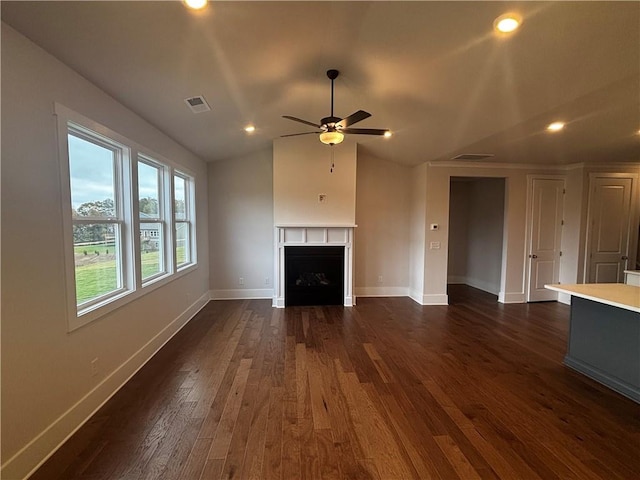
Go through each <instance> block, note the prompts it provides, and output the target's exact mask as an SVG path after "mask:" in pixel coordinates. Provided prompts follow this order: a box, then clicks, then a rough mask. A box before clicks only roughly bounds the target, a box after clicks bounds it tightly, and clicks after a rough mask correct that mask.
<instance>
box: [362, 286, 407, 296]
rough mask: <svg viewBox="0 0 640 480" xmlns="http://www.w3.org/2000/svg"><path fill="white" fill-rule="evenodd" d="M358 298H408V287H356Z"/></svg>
mask: <svg viewBox="0 0 640 480" xmlns="http://www.w3.org/2000/svg"><path fill="white" fill-rule="evenodd" d="M353 290H354V292H355V294H356V296H357V297H408V296H409V289H408V288H407V287H355V288H354V289H353Z"/></svg>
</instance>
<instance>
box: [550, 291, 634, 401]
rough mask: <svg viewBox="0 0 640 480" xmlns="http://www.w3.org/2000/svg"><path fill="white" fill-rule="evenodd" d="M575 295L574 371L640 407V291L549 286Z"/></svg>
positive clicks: (570, 351)
mask: <svg viewBox="0 0 640 480" xmlns="http://www.w3.org/2000/svg"><path fill="white" fill-rule="evenodd" d="M545 287H546V288H548V289H550V290H555V291H557V292H562V293H566V294H569V295H571V323H570V327H569V340H568V348H567V355H566V356H565V358H564V363H565V365H567V366H568V367H570V368H573V369H574V370H577V371H578V372H580V373H582V374H584V375H586V376H588V377H590V378H592V379H594V380H596V381H598V382H600V383H602V384H603V385H606V386H607V387H609V388H611V389H612V390H615V391H616V392H618V393H621V394H622V395H624V396H626V397H628V398H630V399H632V400H634V401H635V402H637V403H640V287H639V286H635V285H627V284H622V283H600V284H598V283H592V284H574V285H545Z"/></svg>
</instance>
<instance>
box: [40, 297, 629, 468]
mask: <svg viewBox="0 0 640 480" xmlns="http://www.w3.org/2000/svg"><path fill="white" fill-rule="evenodd" d="M449 295H450V300H451V303H452V304H451V305H449V306H442V307H440V306H429V307H422V306H419V305H417V304H416V303H414V302H412V301H411V300H409V299H407V298H375V299H374V298H371V299H367V298H362V299H358V305H357V306H356V307H354V308H350V309H349V308H342V307H322V308H320V307H292V308H287V309H273V308H271V304H270V301H267V300H252V301H217V302H210V303H209V304H208V305H207V306H206V307H205V308H204V309H203V311H202V312H200V314H198V316H197V317H196V318H195V319H194V320H192V321H191V322H190V323H189V324H188V325H187V326H186V327H185V328H184V329H183V330H182V331H181V332H180V333H179V334H178V335H177V336H176V337H175V338H174V339H173V340H172V341H171V342H169V343H168V344H167V345H166V346H165V347H164V348H163V349H162V350H161V351H160V352H159V353H158V354H157V355H156V356H155V357H154V358H153V359H152V360H151V361H150V362H149V363H148V364H147V365H146V366H145V367H144V368H143V369H142V370H141V371H140V372H139V373H138V374H137V375H136V376H135V377H134V378H133V379H132V380H131V381H130V382H129V383H128V384H127V385H126V386H125V387H124V388H123V389H122V390H121V391H120V392H118V393H117V394H116V395H115V396H114V397H113V398H112V399H111V400H110V401H109V402H108V403H107V404H106V405H105V406H104V407H103V408H102V409H101V410H100V411H99V412H98V413H97V414H96V415H95V416H94V417H93V418H92V419H91V420H90V421H89V422H88V423H87V424H86V425H85V426H84V427H83V428H82V429H80V430H79V431H78V432H77V433H76V434H75V435H74V436H73V437H72V438H71V439H70V440H69V441H68V442H67V443H66V444H65V445H64V446H63V447H62V448H61V449H60V450H59V451H58V452H56V454H55V455H53V456H52V457H51V458H50V459H49V460H48V461H47V462H46V463H45V464H44V465H43V466H42V467H41V468H40V469H39V470H38V471H37V472H36V473H35V474H34V475H33V476H32V479H33V480H41V479H46V480H54V479H62V480H73V479H83V480H107V479H123V480H142V479H166V480H171V479H180V480H199V479H219V478H246V479H316V478H326V479H342V478H344V479H382V480H387V479H389V480H396V479H410V478H420V479H463V480H468V479H469V480H470V479H496V478H502V479H581V480H582V479H638V478H640V415H639V414H640V406H638V405H637V404H635V403H633V402H631V401H630V400H628V399H626V398H624V397H622V396H620V395H618V394H616V393H613V392H611V391H609V390H607V389H606V388H604V387H602V386H600V385H599V384H597V383H595V382H593V381H591V380H589V379H587V378H585V377H583V376H582V375H580V374H578V373H575V372H573V371H571V370H570V369H568V368H566V367H564V366H563V365H562V358H563V356H564V354H565V351H566V337H567V330H568V323H569V322H568V320H569V308H568V307H567V306H566V305H562V304H558V303H555V302H550V303H539V304H518V305H502V304H499V303H497V302H496V298H495V297H494V296H492V295H488V294H486V293H484V292H480V291H478V290H475V289H472V288H470V287H464V286H457V285H456V286H451V287H450V291H449Z"/></svg>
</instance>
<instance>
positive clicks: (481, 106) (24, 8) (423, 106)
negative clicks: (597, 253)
mask: <svg viewBox="0 0 640 480" xmlns="http://www.w3.org/2000/svg"><path fill="white" fill-rule="evenodd" d="M509 11H516V12H518V13H520V14H521V15H522V17H523V19H524V22H523V25H522V27H521V29H520V30H519V31H517V32H516V33H515V34H514V35H512V36H510V37H498V36H496V35H495V34H493V33H492V24H493V21H494V19H495V18H496V17H497V16H499V15H500V14H502V13H505V12H509ZM2 20H3V21H4V22H6V23H8V24H9V25H11V26H13V27H14V28H15V29H16V30H18V31H20V32H22V33H23V34H24V35H26V36H27V37H29V38H30V39H31V40H33V41H34V42H35V43H37V44H39V45H40V46H42V47H43V48H44V49H45V50H47V51H48V52H50V53H51V54H53V55H54V56H56V57H57V58H59V59H60V60H61V61H63V62H64V63H66V64H67V65H69V66H71V67H72V68H73V69H75V70H76V71H78V72H79V73H81V74H82V75H83V76H85V77H86V78H88V79H89V80H91V81H92V82H93V83H94V84H96V85H98V86H99V87H101V88H102V89H103V90H105V91H106V92H108V93H109V94H111V95H112V96H113V97H115V98H116V99H118V100H119V101H120V102H121V103H123V104H124V105H126V106H127V107H129V108H130V109H131V110H133V111H135V112H136V113H138V114H139V115H140V116H142V117H143V118H145V119H146V120H147V121H149V122H150V123H152V124H153V125H155V126H156V127H158V128H159V129H160V130H162V131H163V132H165V133H166V134H167V135H169V136H170V137H172V138H173V139H175V140H176V141H178V142H179V143H181V144H182V145H184V146H185V147H187V148H188V149H189V150H191V151H192V152H194V153H196V154H197V155H199V156H200V157H201V158H203V159H204V160H207V161H216V160H221V159H228V158H233V157H236V156H240V155H245V154H248V153H250V152H252V151H256V150H261V149H264V148H268V147H269V146H270V145H271V142H272V140H273V139H274V138H277V137H279V136H280V135H285V134H290V133H298V132H305V131H308V130H312V128H311V127H306V126H305V125H302V124H299V123H295V122H292V121H290V120H286V119H283V118H282V115H292V116H295V117H299V118H303V119H306V120H310V121H313V122H319V121H320V119H321V118H322V117H325V116H328V115H329V113H330V112H329V109H330V104H329V100H330V83H329V80H328V79H327V77H326V74H325V72H326V70H327V69H330V68H335V69H338V70H340V72H341V73H340V76H339V78H338V79H337V80H336V84H335V114H336V116H339V117H344V116H347V115H349V114H351V113H353V112H354V111H356V110H359V109H363V110H366V111H368V112H370V113H371V114H372V117H371V118H368V119H366V120H364V121H362V122H360V123H358V124H357V125H356V127H362V128H389V129H391V130H392V131H393V132H394V136H393V137H392V138H391V139H384V138H382V137H372V136H357V137H355V138H357V140H358V142H359V143H360V144H361V145H362V147H363V149H365V150H366V151H367V152H368V153H369V154H371V155H375V156H377V157H380V158H384V159H387V160H390V161H393V162H396V163H400V164H405V165H417V164H419V163H422V162H425V161H442V160H449V159H450V158H451V157H453V156H455V155H457V154H460V153H493V154H495V157H494V158H493V159H491V160H492V161H496V162H511V163H546V164H569V163H575V162H630V161H633V162H638V161H640V135H639V134H638V130H639V129H640V2H636V1H631V2H612V1H605V2H589V1H582V2H454V1H449V2H421V1H414V2H398V1H389V2H382V1H375V2H365V1H358V2H311V1H309V2H307V1H305V2H240V1H238V2H212V3H210V5H209V7H208V8H207V10H206V11H205V12H204V13H201V14H195V13H193V12H192V11H188V10H187V9H186V8H185V7H184V6H183V5H182V3H181V2H178V1H172V2H166V1H159V2H156V1H143V2H115V1H113V2H112V1H106V2H67V1H63V2H57V1H46V2H29V1H21V2H7V1H3V2H2ZM195 95H204V96H205V98H206V99H207V101H208V102H209V104H210V105H211V107H212V111H211V112H207V113H202V114H193V113H191V111H190V110H189V109H188V108H187V106H186V105H185V103H184V99H185V98H187V97H191V96H195ZM555 120H564V121H566V122H567V127H566V128H565V130H564V131H562V132H560V133H556V134H550V133H547V132H546V131H545V127H546V125H547V124H548V123H550V122H552V121H555ZM249 123H252V124H254V125H255V126H256V128H257V130H256V132H255V133H253V134H251V135H248V134H246V133H245V132H244V130H243V128H244V126H245V125H247V124H249ZM327 148H330V147H327ZM335 148H339V147H335Z"/></svg>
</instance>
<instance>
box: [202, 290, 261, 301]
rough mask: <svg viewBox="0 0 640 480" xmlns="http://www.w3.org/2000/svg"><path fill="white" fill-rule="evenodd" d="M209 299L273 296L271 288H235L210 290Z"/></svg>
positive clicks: (246, 298)
mask: <svg viewBox="0 0 640 480" xmlns="http://www.w3.org/2000/svg"><path fill="white" fill-rule="evenodd" d="M209 294H210V295H211V300H254V299H263V298H273V289H272V288H237V289H233V290H211V291H210V292H209Z"/></svg>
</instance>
